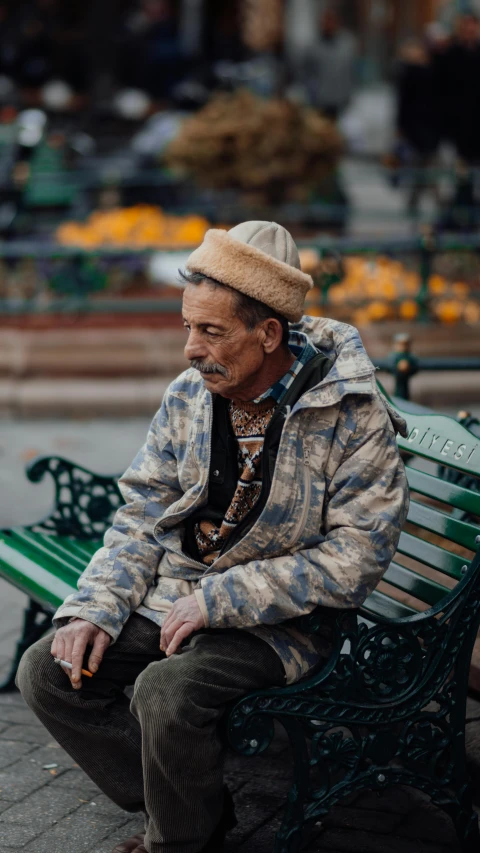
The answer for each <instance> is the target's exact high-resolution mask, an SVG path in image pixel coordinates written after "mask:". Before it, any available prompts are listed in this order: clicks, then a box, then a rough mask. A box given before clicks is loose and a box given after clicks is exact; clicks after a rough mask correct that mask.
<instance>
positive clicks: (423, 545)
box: [398, 531, 465, 580]
mask: <svg viewBox="0 0 480 853" xmlns="http://www.w3.org/2000/svg"><path fill="white" fill-rule="evenodd" d="M398 552H399V553H400V554H404V555H405V556H406V557H412V558H413V559H415V560H418V561H419V562H420V563H423V564H424V565H425V566H429V567H430V568H432V569H435V570H436V571H438V572H441V573H442V574H444V575H448V576H449V577H451V578H455V580H460V578H461V577H462V568H463V566H464V565H465V557H461V556H459V555H458V554H452V552H451V551H447V550H446V549H445V548H441V547H440V545H434V544H433V542H427V541H426V540H425V539H419V538H418V536H412V534H410V533H406V532H405V531H403V533H401V534H400V542H399V543H398Z"/></svg>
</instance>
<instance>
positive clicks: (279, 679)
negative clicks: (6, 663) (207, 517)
mask: <svg viewBox="0 0 480 853" xmlns="http://www.w3.org/2000/svg"><path fill="white" fill-rule="evenodd" d="M51 642H52V637H51V636H50V637H44V638H43V639H42V640H39V641H38V642H37V643H35V645H33V646H31V648H30V649H28V651H27V652H26V653H25V655H24V656H23V658H22V661H21V664H20V668H19V671H18V676H17V683H18V686H19V688H20V690H21V692H22V695H23V696H24V698H25V700H26V702H27V703H28V705H29V706H30V707H31V708H32V710H33V711H34V712H35V714H36V715H37V717H38V718H39V719H40V720H41V722H42V723H43V724H44V726H45V727H46V728H47V729H48V731H49V732H50V734H51V735H52V736H53V737H54V738H55V740H57V741H58V743H59V744H60V745H61V746H62V747H63V748H64V749H65V750H66V751H67V752H68V753H69V755H71V756H72V758H73V759H74V760H75V761H76V763H77V764H79V765H80V767H82V768H83V770H84V771H85V772H86V773H87V774H88V776H89V777H90V778H91V779H92V780H93V781H94V782H95V783H96V784H97V785H98V786H99V788H101V790H102V791H103V792H104V793H105V794H106V795H107V796H108V797H110V799H111V800H113V801H114V802H115V803H117V805H118V806H120V807H121V808H123V809H126V810H127V811H131V812H136V811H143V812H144V813H145V815H146V836H145V846H146V849H147V850H148V851H149V853H167V851H168V853H198V851H200V850H201V849H202V847H203V846H204V845H205V844H206V843H207V842H208V840H209V838H210V836H211V835H212V833H213V831H214V829H215V827H216V825H217V823H218V821H219V820H220V817H221V813H222V803H223V792H222V788H223V761H224V754H225V743H224V739H223V738H222V733H221V729H220V720H221V718H222V715H223V713H224V711H225V707H226V705H227V704H228V703H229V702H231V701H233V700H235V699H237V698H239V697H240V696H242V695H244V694H245V693H248V692H249V691H250V690H254V689H258V688H263V687H273V686H275V685H281V684H283V683H284V669H283V666H282V663H281V661H280V659H279V657H278V656H277V655H276V654H275V652H274V651H273V649H272V648H270V646H269V645H268V644H267V643H265V642H264V641H263V640H261V639H259V638H258V637H255V636H254V635H252V634H249V633H248V632H246V631H239V630H231V629H229V630H205V631H200V632H198V633H196V634H195V635H193V636H192V637H191V638H189V640H187V641H186V642H185V644H184V645H183V646H182V648H181V652H180V653H179V654H175V655H173V656H172V657H170V658H166V657H165V655H164V653H163V652H161V651H160V648H159V642H160V629H159V628H158V626H156V625H155V624H154V623H153V622H151V621H150V620H149V619H145V618H144V617H142V616H139V615H137V614H133V615H132V616H131V617H130V619H129V620H128V622H127V623H126V624H125V626H124V628H123V630H122V632H121V634H120V636H119V638H118V640H117V642H116V643H114V645H112V646H111V647H110V648H108V649H107V651H106V652H105V655H104V658H103V661H102V663H101V665H100V668H99V670H98V673H97V674H96V675H95V676H94V677H93V678H91V679H86V678H84V679H83V686H82V689H81V690H79V691H77V690H73V688H72V687H71V685H70V681H69V679H68V677H67V676H66V675H65V673H64V672H63V670H62V669H61V667H60V666H58V665H57V664H55V663H54V661H53V657H52V655H51V653H50V646H51ZM129 685H134V693H133V698H132V700H131V701H130V700H129V699H128V698H127V696H126V695H125V693H124V689H125V687H127V686H129Z"/></svg>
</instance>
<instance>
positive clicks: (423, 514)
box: [408, 501, 480, 551]
mask: <svg viewBox="0 0 480 853" xmlns="http://www.w3.org/2000/svg"><path fill="white" fill-rule="evenodd" d="M408 520H409V521H411V522H412V523H413V524H417V525H418V526H419V527H423V528H424V529H425V530H430V532H431V533H438V534H439V536H444V537H445V539H450V540H451V541H452V542H455V543H456V544H457V545H463V546H464V547H465V548H469V549H470V550H471V551H475V549H476V544H475V537H476V536H478V533H479V529H480V528H478V527H477V526H476V525H474V524H469V523H468V522H466V521H460V520H459V519H458V518H452V516H450V515H446V514H445V513H443V512H440V510H438V509H434V508H433V507H430V506H426V505H425V504H421V503H418V501H411V502H410V509H409V512H408Z"/></svg>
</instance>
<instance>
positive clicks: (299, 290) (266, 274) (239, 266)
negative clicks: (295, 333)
mask: <svg viewBox="0 0 480 853" xmlns="http://www.w3.org/2000/svg"><path fill="white" fill-rule="evenodd" d="M186 266H187V269H188V270H189V271H190V272H198V273H202V275H204V276H208V277H209V278H215V279H216V280H217V281H220V282H222V284H228V285H229V287H232V288H233V289H234V290H239V291H240V293H245V294H246V296H251V297H252V298H253V299H258V300H259V301H260V302H263V303H265V305H268V306H269V307H270V308H273V309H274V311H278V313H279V314H281V315H282V316H283V317H285V318H286V319H287V320H290V322H292V323H297V322H298V321H299V320H300V319H301V317H302V315H303V306H304V302H305V295H306V293H307V291H308V290H310V288H311V287H313V280H312V277H311V276H309V275H307V274H306V273H304V272H302V271H301V270H299V269H296V267H292V266H290V264H285V263H283V261H279V260H278V259H277V258H273V257H271V255H267V254H266V252H262V251H261V250H260V249H256V248H255V247H254V246H250V245H248V243H242V242H241V241H240V240H236V239H235V238H234V237H230V236H229V234H228V233H227V231H220V230H218V229H211V230H210V231H207V233H206V234H205V237H204V240H203V243H202V244H201V245H200V246H199V247H198V249H195V251H194V252H192V254H191V255H190V257H189V259H188V261H187V264H186Z"/></svg>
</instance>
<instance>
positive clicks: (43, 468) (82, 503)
mask: <svg viewBox="0 0 480 853" xmlns="http://www.w3.org/2000/svg"><path fill="white" fill-rule="evenodd" d="M26 474H27V477H28V479H29V480H30V481H31V482H32V483H38V482H40V481H41V480H42V479H43V478H44V477H45V475H46V474H49V475H50V476H51V477H52V478H53V482H54V487H55V498H54V506H53V510H52V512H51V513H50V514H49V515H48V516H47V517H46V518H44V519H42V520H41V521H39V522H38V523H36V524H33V525H31V529H32V530H38V531H42V532H44V533H53V534H55V535H57V536H72V537H74V538H75V539H83V540H85V539H101V538H102V537H103V534H104V533H105V531H106V530H107V529H108V528H109V527H110V525H111V523H112V519H113V516H114V514H115V512H116V510H117V509H118V507H119V506H121V505H122V503H123V498H122V495H121V493H120V490H119V488H118V485H117V480H118V477H117V476H113V475H103V474H96V473H94V472H93V471H89V470H88V468H84V467H83V466H81V465H77V464H76V463H75V462H71V461H70V460H68V459H63V458H62V457H61V456H40V457H37V458H36V459H33V460H32V462H30V463H29V464H28V466H27V468H26Z"/></svg>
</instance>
